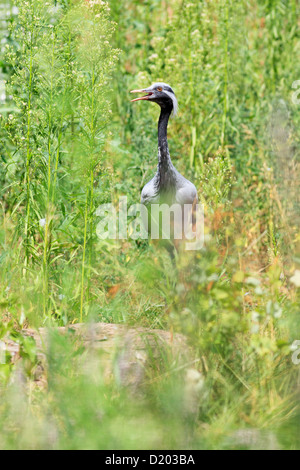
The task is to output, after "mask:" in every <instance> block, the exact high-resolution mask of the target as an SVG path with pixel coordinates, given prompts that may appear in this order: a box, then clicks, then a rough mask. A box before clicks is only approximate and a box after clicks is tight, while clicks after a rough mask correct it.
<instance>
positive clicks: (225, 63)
mask: <svg viewBox="0 0 300 470" xmlns="http://www.w3.org/2000/svg"><path fill="white" fill-rule="evenodd" d="M228 23H229V6H228V0H225V47H224V53H225V62H224V105H223V118H222V134H221V145H222V147H224V144H225V133H226V121H227V113H228V35H229V29H228Z"/></svg>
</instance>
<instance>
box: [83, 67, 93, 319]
mask: <svg viewBox="0 0 300 470" xmlns="http://www.w3.org/2000/svg"><path fill="white" fill-rule="evenodd" d="M94 107H95V70H94V65H93V70H92V105H91V123H90V131H91V147H92V148H91V153H92V154H93V151H94V147H95V122H94V119H95V116H94ZM89 182H90V183H89V186H87V191H86V204H85V214H84V242H83V254H82V270H81V294H80V321H81V322H82V320H83V301H84V278H85V260H86V248H87V232H88V225H89V228H90V240H92V238H91V235H92V227H93V223H92V212H93V199H94V168H93V163H92V164H91V168H90V178H89ZM89 220H90V224H88V222H89ZM90 266H91V246H90V256H89V267H90ZM88 291H89V289H88Z"/></svg>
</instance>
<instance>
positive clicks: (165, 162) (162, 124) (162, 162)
mask: <svg viewBox="0 0 300 470" xmlns="http://www.w3.org/2000/svg"><path fill="white" fill-rule="evenodd" d="M171 112H172V109H170V108H161V113H160V117H159V121H158V171H159V172H163V171H166V170H167V169H168V168H170V167H172V162H171V158H170V153H169V146H168V136H167V130H168V123H169V119H170V115H171Z"/></svg>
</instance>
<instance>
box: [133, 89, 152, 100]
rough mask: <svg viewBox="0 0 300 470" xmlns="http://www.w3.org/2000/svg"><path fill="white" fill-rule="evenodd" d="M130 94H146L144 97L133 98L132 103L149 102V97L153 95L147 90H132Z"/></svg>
mask: <svg viewBox="0 0 300 470" xmlns="http://www.w3.org/2000/svg"><path fill="white" fill-rule="evenodd" d="M130 93H147V94H146V95H145V96H140V97H139V98H135V99H134V100H131V101H132V102H133V101H140V100H149V97H150V96H151V95H153V93H152V92H151V91H149V90H132V91H131V92H130Z"/></svg>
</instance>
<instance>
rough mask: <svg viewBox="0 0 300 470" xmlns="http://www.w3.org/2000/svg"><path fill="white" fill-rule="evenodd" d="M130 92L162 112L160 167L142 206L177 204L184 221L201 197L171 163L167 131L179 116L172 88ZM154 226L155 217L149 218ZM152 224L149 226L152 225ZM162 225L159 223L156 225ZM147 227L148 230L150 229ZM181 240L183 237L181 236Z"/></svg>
mask: <svg viewBox="0 0 300 470" xmlns="http://www.w3.org/2000/svg"><path fill="white" fill-rule="evenodd" d="M131 93H144V95H143V96H141V97H138V98H135V99H133V100H131V101H132V102H135V101H150V102H153V103H157V104H158V105H159V106H160V108H161V110H160V116H159V120H158V165H157V171H156V174H155V175H154V177H153V178H152V179H151V180H150V181H149V182H148V183H147V184H146V185H145V186H144V187H143V189H142V193H141V204H142V205H145V206H146V207H147V210H148V213H149V212H150V210H149V209H150V207H151V206H152V205H155V204H167V205H168V206H169V207H171V206H172V205H173V204H177V205H179V206H180V208H182V209H183V210H182V212H181V213H182V219H181V227H182V221H183V220H184V219H185V217H187V216H188V214H187V209H185V208H188V210H189V211H191V207H195V205H196V204H197V203H198V194H197V190H196V187H195V185H194V184H193V183H192V182H191V181H189V180H188V179H186V178H185V177H184V176H183V175H181V174H180V173H179V171H177V170H176V168H175V166H174V165H173V163H172V160H171V157H170V152H169V145H168V136H167V129H168V124H169V119H170V116H171V114H173V115H174V116H175V115H176V114H177V110H178V102H177V98H176V96H175V93H174V91H173V89H172V88H171V87H170V85H168V84H166V83H161V82H159V83H154V84H153V85H151V86H150V87H148V88H143V89H139V90H132V91H131ZM150 220H151V221H152V222H151V223H153V217H151V215H150ZM151 223H150V224H151ZM157 223H158V224H159V222H157ZM147 225H148V231H149V232H150V229H151V227H149V223H148V224H147ZM179 238H180V237H179Z"/></svg>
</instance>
